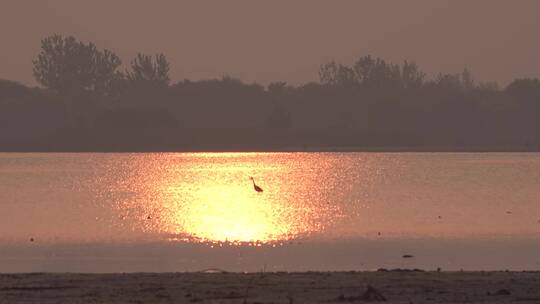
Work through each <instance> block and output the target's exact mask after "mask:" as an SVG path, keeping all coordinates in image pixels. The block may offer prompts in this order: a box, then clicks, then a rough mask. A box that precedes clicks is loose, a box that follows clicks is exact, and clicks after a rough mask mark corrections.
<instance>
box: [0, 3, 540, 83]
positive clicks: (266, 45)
mask: <svg viewBox="0 0 540 304" xmlns="http://www.w3.org/2000/svg"><path fill="white" fill-rule="evenodd" d="M539 29H540V1H537V0H515V1H509V0H508V1H506V0H471V1H469V0H462V1H460V0H446V1H443V0H441V1H436V0H418V1H417V0H414V1H411V0H408V1H398V0H395V1H390V0H387V1H384V0H373V1H361V0H356V1H353V0H350V1H347V0H340V1H331V0H326V1H322V0H301V1H292V0H289V1H285V0H284V1H276V0H272V1H256V0H245V1H236V0H227V1H217V0H216V1H201V0H194V1H180V0H177V1H174V0H161V1H149V0H148V1H142V0H115V1H111V0H92V1H86V0H43V1H41V0H36V1H34V0H0V41H1V48H0V50H1V52H2V53H1V54H2V56H0V78H4V79H13V80H18V81H21V82H24V83H27V84H35V83H34V81H33V78H32V67H31V60H32V58H33V57H34V56H35V55H36V54H37V53H38V51H39V46H40V39H41V38H43V37H45V36H47V35H50V34H53V33H60V34H64V35H75V36H76V37H78V38H80V39H82V40H85V41H93V42H95V43H96V44H97V45H98V46H99V47H102V48H108V49H111V50H113V51H115V52H116V53H117V54H118V55H120V56H121V57H122V59H123V61H124V63H128V62H129V61H130V60H131V58H133V56H134V55H135V54H136V52H138V51H142V52H149V53H153V52H163V53H165V54H166V55H167V56H168V58H169V59H170V61H171V64H172V77H173V80H181V79H184V78H190V79H201V78H212V77H220V76H222V75H224V74H230V75H231V76H235V77H239V78H241V79H243V80H245V81H248V82H251V81H257V82H261V83H265V84H266V83H268V82H270V81H273V80H284V81H288V82H290V83H295V84H297V83H303V82H307V81H311V80H317V79H318V74H317V71H318V66H319V64H321V63H323V62H326V61H329V60H332V59H335V60H336V61H338V62H341V63H347V64H349V63H352V62H353V61H354V59H355V58H357V57H359V56H363V55H367V54H372V55H375V56H380V57H383V58H385V59H387V60H390V61H395V62H401V61H402V60H404V59H411V60H415V61H416V62H417V63H418V64H419V65H420V66H421V67H422V68H423V69H424V70H425V71H426V72H428V73H429V74H433V73H436V72H439V71H441V72H459V71H461V70H462V69H463V68H464V67H469V68H470V69H471V70H472V71H473V74H474V76H475V78H477V79H480V80H486V81H498V82H500V83H501V84H506V83H507V82H508V81H509V80H511V79H513V78H516V77H525V76H527V77H540V33H539Z"/></svg>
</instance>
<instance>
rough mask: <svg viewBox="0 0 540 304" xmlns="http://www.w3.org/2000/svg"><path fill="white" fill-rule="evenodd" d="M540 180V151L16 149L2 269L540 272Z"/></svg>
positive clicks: (2, 225)
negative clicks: (78, 151) (134, 151)
mask: <svg viewBox="0 0 540 304" xmlns="http://www.w3.org/2000/svg"><path fill="white" fill-rule="evenodd" d="M250 177H253V178H254V179H255V181H256V183H257V185H259V186H260V187H261V188H262V189H264V191H263V192H262V193H259V192H257V191H255V189H254V187H253V183H252V181H251V180H250ZM539 185H540V153H138V154H129V153H119V154H116V153H101V154H100V153H82V154H70V153H36V154H32V153H0V214H1V215H2V220H0V272H20V271H29V272H49V271H61V272H131V271H136V272H147V271H164V272H170V271H199V270H201V269H207V268H216V267H217V268H222V269H226V270H230V271H260V270H261V268H264V267H266V266H267V268H266V269H268V270H273V271H305V270H351V269H356V270H361V269H362V270H365V269H371V270H373V269H377V268H379V267H384V268H406V267H408V268H426V269H437V268H438V267H443V269H452V270H459V269H469V270H479V269H480V270H481V269H492V270H495V269H506V268H508V269H529V270H530V269H539V267H540V262H539V261H538V256H540V245H539V244H540V204H538V198H539V197H540V187H539ZM404 254H412V255H414V258H411V259H403V258H402V256H403V255H404Z"/></svg>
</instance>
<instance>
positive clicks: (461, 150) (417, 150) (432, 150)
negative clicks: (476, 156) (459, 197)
mask: <svg viewBox="0 0 540 304" xmlns="http://www.w3.org/2000/svg"><path fill="white" fill-rule="evenodd" d="M236 152H237V153H249V152H253V153H264V152H270V153H273V152H275V153H305V152H313V153H326V152H328V153H330V152H333V153H538V152H540V148H523V147H515V148H513V147H509V148H504V147H492V148H482V147H479V148H462V147H426V148H419V147H396V148H388V147H350V148H349V147H316V148H315V147H314V148H294V147H291V148H272V147H267V148H264V147H252V148H189V149H12V150H11V149H3V150H0V153H236Z"/></svg>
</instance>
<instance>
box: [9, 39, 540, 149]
mask: <svg viewBox="0 0 540 304" xmlns="http://www.w3.org/2000/svg"><path fill="white" fill-rule="evenodd" d="M33 64H34V70H33V72H34V76H35V78H36V80H37V82H38V83H39V84H40V85H41V86H42V87H43V88H28V87H26V86H23V85H20V84H18V83H15V82H12V81H7V80H0V149H1V150H4V151H6V150H18V151H51V150H57V151H69V150H73V151H152V150H163V151H165V150H167V151H181V150H205V149H213V150H270V149H295V150H300V149H305V148H312V149H318V148H321V149H324V148H329V147H332V148H338V149H339V148H343V149H347V148H355V149H383V150H384V149H386V150H398V149H409V150H540V134H539V131H540V119H538V117H539V114H540V81H539V80H538V79H518V80H515V81H514V82H512V83H511V84H509V85H508V86H507V87H506V88H504V89H502V90H501V89H499V88H498V87H497V85H496V84H494V83H481V82H480V83H479V82H476V81H474V79H473V77H472V74H471V73H470V71H468V70H467V69H465V70H464V71H463V72H462V73H458V74H439V75H437V76H436V77H434V78H433V79H430V78H429V77H428V76H427V75H426V74H425V73H424V72H422V71H421V69H420V68H419V67H418V66H417V65H416V64H415V63H414V62H411V61H404V62H403V63H401V64H395V63H391V62H387V61H385V60H383V59H381V58H376V57H371V56H362V57H359V58H358V59H357V60H356V61H355V62H353V63H352V64H351V65H343V64H338V63H336V62H329V63H324V64H322V65H321V66H320V70H319V77H320V82H319V83H307V84H305V85H300V86H291V85H288V84H287V83H285V82H274V83H271V84H269V85H268V86H267V87H264V86H262V85H259V84H245V83H243V82H241V81H240V80H238V79H235V78H232V77H230V76H223V77H222V78H220V79H210V80H201V81H190V80H183V81H180V82H176V83H171V80H170V76H169V70H170V64H169V62H168V61H167V58H166V57H165V55H163V54H155V55H147V54H137V56H136V57H135V58H133V59H132V60H131V61H129V62H128V64H126V65H123V63H122V60H121V59H120V58H119V57H118V56H117V55H116V54H114V52H112V51H110V50H101V49H99V48H98V47H97V46H95V45H94V44H93V43H84V42H81V41H78V40H77V39H76V38H74V37H63V36H60V35H53V36H50V37H47V38H45V39H44V40H42V43H41V51H40V53H39V54H37V56H36V57H35V58H34V60H33Z"/></svg>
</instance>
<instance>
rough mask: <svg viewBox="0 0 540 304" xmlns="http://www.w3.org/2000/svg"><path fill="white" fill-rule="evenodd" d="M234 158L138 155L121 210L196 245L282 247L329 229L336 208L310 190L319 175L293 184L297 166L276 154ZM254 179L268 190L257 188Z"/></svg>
mask: <svg viewBox="0 0 540 304" xmlns="http://www.w3.org/2000/svg"><path fill="white" fill-rule="evenodd" d="M234 156H235V157H233V158H231V157H230V155H223V156H221V155H219V154H215V155H206V154H201V155H185V156H184V157H176V158H174V157H170V156H169V157H156V159H145V160H140V159H137V161H136V162H135V163H133V164H131V165H129V164H128V165H127V166H128V167H127V168H126V170H127V171H130V172H131V173H130V174H129V176H127V177H125V179H124V180H123V181H122V185H124V187H126V189H125V192H127V193H130V194H131V197H130V198H129V199H126V198H125V199H123V200H122V201H120V202H119V204H118V209H119V210H124V211H126V212H127V211H129V210H131V212H132V214H131V215H130V217H131V218H138V219H140V220H139V221H135V223H134V225H135V226H137V225H142V227H143V229H144V231H145V232H146V233H148V234H153V235H162V236H166V238H167V239H169V240H182V241H189V242H204V243H221V244H236V245H241V244H248V245H260V244H273V245H276V244H280V243H281V242H283V241H288V240H292V239H295V238H299V237H302V236H306V235H308V234H310V233H313V232H318V231H321V230H322V229H323V227H324V224H323V223H324V222H325V220H324V219H323V217H324V216H325V214H327V213H328V211H330V210H326V209H325V208H323V206H322V205H321V201H320V199H321V198H322V197H323V196H322V195H321V194H320V193H312V194H311V196H310V194H309V193H307V192H306V193H304V192H303V191H304V190H303V189H314V188H315V189H316V188H317V187H316V186H315V185H314V183H315V182H316V180H314V179H301V178H300V179H296V180H294V182H293V181H292V180H290V179H288V178H287V177H288V176H291V174H292V171H293V170H295V169H296V168H294V166H291V165H285V163H280V162H279V160H278V161H276V159H275V158H274V159H269V158H267V157H265V156H264V155H262V156H261V155H258V154H253V155H250V154H235V155H234ZM209 159H211V160H210V161H209ZM130 166H131V167H130ZM126 170H124V171H126ZM250 176H254V177H255V180H256V182H257V183H258V184H259V185H260V186H261V187H262V188H264V192H263V193H257V192H256V191H255V190H254V189H253V184H252V183H251V180H250V179H249V177H250ZM114 188H115V191H118V185H115V186H114ZM332 211H334V216H335V211H336V210H332ZM326 220H327V219H326ZM137 223H139V224H137Z"/></svg>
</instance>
